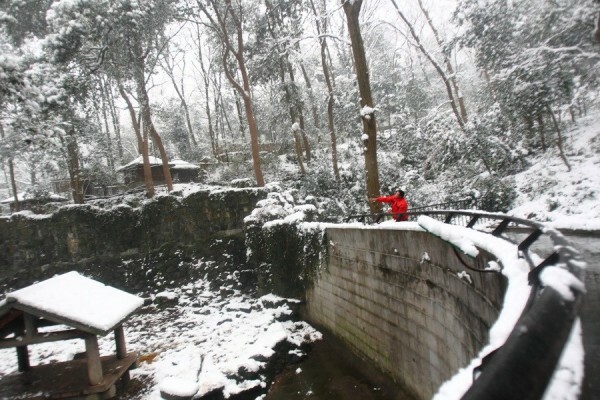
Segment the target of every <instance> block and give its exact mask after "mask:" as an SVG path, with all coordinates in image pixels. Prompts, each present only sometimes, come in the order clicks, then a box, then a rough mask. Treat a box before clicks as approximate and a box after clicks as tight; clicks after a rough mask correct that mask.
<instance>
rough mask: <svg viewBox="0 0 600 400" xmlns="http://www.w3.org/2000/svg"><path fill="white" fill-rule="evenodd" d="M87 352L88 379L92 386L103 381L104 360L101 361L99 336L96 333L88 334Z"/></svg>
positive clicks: (86, 340)
mask: <svg viewBox="0 0 600 400" xmlns="http://www.w3.org/2000/svg"><path fill="white" fill-rule="evenodd" d="M85 352H86V354H87V367H88V381H89V383H90V385H91V386H94V385H98V384H100V383H102V380H103V378H104V377H103V375H102V362H101V361H100V350H99V349H98V338H97V337H96V335H86V337H85Z"/></svg>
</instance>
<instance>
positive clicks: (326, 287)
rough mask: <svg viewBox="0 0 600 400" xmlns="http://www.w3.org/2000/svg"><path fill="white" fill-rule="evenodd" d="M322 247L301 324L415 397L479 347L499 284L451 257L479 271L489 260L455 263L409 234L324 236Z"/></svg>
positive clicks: (442, 246) (495, 309)
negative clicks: (325, 334) (324, 256)
mask: <svg viewBox="0 0 600 400" xmlns="http://www.w3.org/2000/svg"><path fill="white" fill-rule="evenodd" d="M327 241H328V245H329V249H328V252H329V258H328V263H327V268H325V269H321V270H320V272H319V273H318V274H317V275H316V276H315V277H314V280H313V282H312V284H311V285H307V293H306V314H307V315H306V317H307V318H308V320H309V321H310V322H312V323H315V324H317V325H319V326H323V327H325V328H326V329H327V330H329V331H331V332H333V333H334V334H335V335H336V336H337V337H339V338H341V339H342V340H343V341H344V342H345V343H346V345H348V346H349V347H350V348H351V349H352V350H353V351H354V352H355V353H357V354H359V355H360V356H362V357H363V358H365V359H367V360H370V361H372V362H374V363H375V364H376V365H378V366H379V368H380V369H381V370H382V371H383V372H384V373H386V374H388V375H389V376H391V377H392V378H393V379H394V380H395V381H396V382H398V383H399V384H400V385H402V386H403V387H405V388H407V389H408V390H410V391H411V392H413V394H414V397H415V398H420V399H429V398H431V396H432V395H433V394H434V393H435V392H436V391H437V388H438V387H439V386H440V384H441V383H443V382H444V381H445V380H447V379H448V378H450V377H451V376H452V375H453V374H454V373H455V372H456V371H457V370H458V369H459V368H461V367H464V366H465V365H466V364H467V363H468V362H469V361H470V360H471V359H472V358H473V357H474V356H475V355H476V354H477V353H478V352H479V350H480V349H481V348H482V347H483V346H484V345H485V344H486V342H487V335H488V331H489V328H490V327H491V325H492V324H493V322H494V321H495V320H496V318H497V316H498V313H499V310H500V308H501V305H502V298H503V293H504V290H505V281H504V278H503V277H502V276H501V275H499V274H495V273H493V274H490V273H485V274H484V273H478V272H474V271H470V270H468V269H467V268H465V266H464V264H463V263H462V262H461V261H460V259H462V260H463V261H464V262H466V263H467V264H468V265H470V266H475V267H478V268H485V267H486V266H487V262H488V261H489V260H492V259H493V258H492V257H491V256H490V255H489V254H487V253H484V252H480V255H479V256H478V257H477V258H476V259H468V258H467V257H466V256H464V255H461V257H460V259H459V257H458V256H457V254H456V253H455V252H454V250H453V248H452V246H450V245H449V244H448V243H446V242H444V241H442V240H441V239H439V238H437V237H435V236H433V235H431V234H428V233H425V232H414V231H399V230H381V229H377V230H368V229H354V228H328V229H327ZM462 271H467V272H468V273H469V275H470V277H471V279H472V283H469V282H467V281H466V280H465V279H461V278H460V277H459V276H458V275H457V274H458V273H459V272H462Z"/></svg>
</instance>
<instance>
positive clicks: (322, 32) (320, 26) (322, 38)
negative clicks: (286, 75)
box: [310, 0, 341, 182]
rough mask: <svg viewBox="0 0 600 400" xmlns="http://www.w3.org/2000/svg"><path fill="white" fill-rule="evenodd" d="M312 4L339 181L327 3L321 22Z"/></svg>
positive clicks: (334, 173) (332, 153)
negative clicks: (329, 58) (328, 55)
mask: <svg viewBox="0 0 600 400" xmlns="http://www.w3.org/2000/svg"><path fill="white" fill-rule="evenodd" d="M310 5H311V7H312V10H313V13H314V14H315V23H316V27H317V34H318V35H319V42H320V44H321V67H322V68H323V76H324V77H325V83H326V84H327V128H328V130H329V138H330V143H331V162H332V167H333V176H334V177H335V180H336V181H337V182H339V181H340V180H341V179H340V169H339V167H338V157H337V137H336V133H335V120H334V115H333V105H334V101H335V98H334V93H335V92H334V87H333V81H332V78H331V74H330V73H329V65H328V63H327V39H326V35H327V16H326V15H327V3H326V0H323V1H322V10H321V13H322V15H323V17H322V20H321V22H319V19H318V18H319V15H318V12H317V8H316V7H315V4H314V1H313V0H310Z"/></svg>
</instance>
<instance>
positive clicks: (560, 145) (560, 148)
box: [546, 104, 571, 172]
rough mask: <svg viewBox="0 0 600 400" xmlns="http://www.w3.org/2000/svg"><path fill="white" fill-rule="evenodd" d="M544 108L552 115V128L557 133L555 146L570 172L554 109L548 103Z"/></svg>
mask: <svg viewBox="0 0 600 400" xmlns="http://www.w3.org/2000/svg"><path fill="white" fill-rule="evenodd" d="M546 109H547V110H548V113H550V117H552V122H553V123H554V129H556V135H557V138H556V146H557V147H558V152H559V154H560V158H561V159H562V160H563V162H564V163H565V165H566V166H567V171H568V172H571V164H569V160H567V156H566V155H565V151H564V149H563V139H562V133H561V131H560V126H559V124H558V121H557V120H556V117H555V116H554V111H552V108H551V107H550V104H546Z"/></svg>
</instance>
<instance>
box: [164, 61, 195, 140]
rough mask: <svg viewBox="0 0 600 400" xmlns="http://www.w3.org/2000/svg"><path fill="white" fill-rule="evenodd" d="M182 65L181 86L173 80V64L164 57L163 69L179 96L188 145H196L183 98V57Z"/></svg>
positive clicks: (188, 111)
mask: <svg viewBox="0 0 600 400" xmlns="http://www.w3.org/2000/svg"><path fill="white" fill-rule="evenodd" d="M182 62H183V67H182V70H181V74H182V76H181V83H180V84H181V86H180V85H179V84H178V83H177V81H176V80H175V72H174V68H175V67H174V65H172V64H171V62H170V60H169V57H168V56H165V57H164V63H165V68H163V70H164V71H165V72H166V73H167V75H168V76H169V78H170V79H171V83H172V84H173V89H175V93H176V94H177V97H179V101H180V102H181V108H182V109H183V117H184V120H185V128H186V130H187V132H188V145H189V146H190V147H194V148H195V147H198V142H197V141H196V138H195V137H194V129H193V128H192V119H191V117H190V108H189V106H188V104H187V101H186V100H185V85H184V84H183V74H184V73H185V58H183V61H182Z"/></svg>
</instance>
